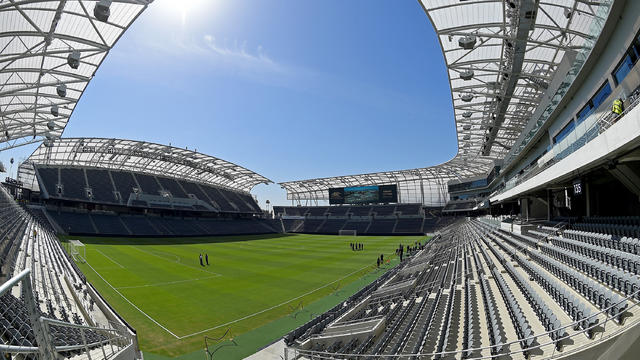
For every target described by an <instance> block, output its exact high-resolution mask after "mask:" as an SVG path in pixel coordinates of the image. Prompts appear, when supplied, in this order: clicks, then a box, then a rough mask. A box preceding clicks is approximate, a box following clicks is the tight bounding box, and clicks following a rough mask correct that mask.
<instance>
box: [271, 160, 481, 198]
mask: <svg viewBox="0 0 640 360" xmlns="http://www.w3.org/2000/svg"><path fill="white" fill-rule="evenodd" d="M492 166H493V160H491V159H488V158H477V159H475V160H473V161H472V160H468V159H466V158H463V157H456V158H454V159H452V160H450V161H448V162H446V163H444V164H440V165H437V166H431V167H426V168H420V169H410V170H398V171H384V172H377V173H370V174H360V175H345V176H336V177H328V178H319V179H310V180H299V181H289V182H283V183H280V185H281V186H282V187H283V188H285V189H286V190H287V192H288V197H289V199H298V198H301V199H309V198H312V199H318V200H326V199H328V197H329V194H328V191H327V190H328V189H330V188H339V187H350V186H363V185H385V184H397V183H400V182H416V181H417V182H420V181H426V182H433V181H437V182H440V183H443V184H445V185H446V182H447V181H449V180H455V179H464V178H469V177H473V176H478V175H484V174H486V172H487V171H488V169H491V167H492Z"/></svg>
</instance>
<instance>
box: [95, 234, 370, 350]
mask: <svg viewBox="0 0 640 360" xmlns="http://www.w3.org/2000/svg"><path fill="white" fill-rule="evenodd" d="M132 247H133V248H135V249H138V248H137V247H135V246H132ZM138 250H140V251H142V252H144V253H147V254H150V255H154V256H157V257H159V258H161V259H164V260H167V258H165V257H162V256H160V255H157V254H153V253H150V252H147V251H145V250H142V249H138ZM172 255H173V254H172ZM174 256H175V255H174ZM167 261H169V260H167ZM176 262H177V263H178V264H181V265H184V266H187V267H191V268H194V269H197V268H195V267H192V266H189V265H186V264H183V263H181V262H178V261H176ZM87 265H88V266H89V267H90V268H91V270H93V272H95V273H96V274H97V275H98V276H99V277H100V278H101V279H102V281H104V282H105V283H106V284H107V285H109V286H110V287H111V288H112V289H113V290H114V291H115V292H116V293H118V295H120V296H121V297H122V298H123V299H124V300H125V301H126V302H128V303H129V304H130V305H131V306H133V307H134V308H135V309H136V310H138V311H139V312H140V313H141V314H142V315H144V316H146V317H147V318H148V319H149V320H151V321H152V322H153V323H154V324H156V325H158V326H159V327H160V328H162V329H163V330H164V331H166V332H168V333H169V334H171V335H172V336H173V337H175V338H176V339H178V340H182V339H186V338H189V337H192V336H195V335H200V334H202V333H205V332H208V331H212V330H216V329H219V328H221V327H224V326H227V325H231V324H235V323H237V322H240V321H243V320H246V319H249V318H252V317H254V316H256V315H260V314H262V313H265V312H267V311H270V310H273V309H276V308H278V307H280V306H283V305H286V304H288V303H290V302H292V301H296V300H298V299H300V298H302V297H305V296H307V295H309V294H313V293H314V292H316V291H318V290H321V289H324V288H326V287H327V286H329V285H331V284H335V283H336V282H338V281H341V280H343V279H346V278H348V277H349V276H351V275H353V274H355V273H357V272H359V271H362V270H364V269H366V268H368V267H371V265H366V266H364V267H362V268H360V269H358V270H355V271H353V272H350V273H349V274H347V275H345V276H343V277H341V278H339V279H337V280H334V281H332V282H330V283H327V284H325V285H323V286H320V287H319V288H316V289H314V290H311V291H308V292H306V293H304V294H302V295H299V296H296V297H294V298H292V299H289V300H287V301H284V302H282V303H280V304H278V305H274V306H271V307H269V308H266V309H263V310H260V311H257V312H255V313H253V314H249V315H247V316H243V317H241V318H238V319H235V320H232V321H229V322H226V323H224V324H220V325H217V326H214V327H211V328H208V329H204V330H200V331H197V332H194V333H192V334H188V335H184V336H178V335H176V334H174V333H173V332H172V331H171V330H169V329H167V328H166V327H165V326H164V325H162V324H160V323H159V322H158V321H157V320H155V319H154V318H152V317H151V316H149V315H148V314H147V313H145V312H144V311H142V310H141V309H140V308H139V307H137V306H136V305H135V304H134V303H132V302H131V300H129V299H127V298H126V297H125V296H124V295H122V293H121V292H120V291H118V289H116V288H115V287H113V285H111V284H110V283H109V282H108V281H107V280H106V279H105V278H104V277H102V275H100V273H98V272H97V271H96V270H95V269H94V268H93V267H92V266H91V265H90V264H89V263H88V262H87ZM201 270H202V271H205V272H208V273H210V274H214V275H217V276H222V275H220V274H217V273H212V272H209V271H206V270H203V269H201ZM212 277H216V276H212Z"/></svg>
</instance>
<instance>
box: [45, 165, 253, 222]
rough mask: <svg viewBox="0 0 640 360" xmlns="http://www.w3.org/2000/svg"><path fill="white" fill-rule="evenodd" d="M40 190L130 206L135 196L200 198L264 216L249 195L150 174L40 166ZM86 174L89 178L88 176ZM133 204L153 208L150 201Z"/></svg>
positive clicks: (220, 206)
mask: <svg viewBox="0 0 640 360" xmlns="http://www.w3.org/2000/svg"><path fill="white" fill-rule="evenodd" d="M36 171H37V172H38V174H39V179H40V181H41V182H40V183H39V184H40V187H41V188H44V189H45V190H46V191H47V193H48V194H49V196H50V197H52V198H64V199H72V200H81V201H91V202H95V203H103V204H114V205H115V204H117V205H126V204H127V202H128V201H129V197H130V195H131V194H134V193H135V194H138V193H139V194H150V195H162V196H169V197H174V198H182V199H186V198H189V199H198V200H202V201H204V202H206V203H209V204H211V205H212V206H213V207H214V208H216V209H218V210H220V211H223V212H243V213H260V212H261V210H260V206H259V205H258V204H257V203H256V201H255V199H254V198H253V197H252V196H251V195H250V194H248V193H244V192H239V191H233V190H230V189H225V188H221V187H214V186H210V185H204V184H197V183H194V182H189V181H185V180H181V179H171V178H166V177H162V176H154V175H148V174H140V173H132V172H124V171H115V170H102V169H91V168H86V169H85V168H83V169H79V168H58V167H38V168H37V169H36ZM85 175H86V176H85ZM133 205H137V206H142V207H153V206H154V205H152V204H149V203H147V202H146V201H141V200H134V203H133ZM155 206H159V207H162V208H175V209H181V210H190V211H198V210H201V211H206V210H207V208H206V207H203V206H202V205H200V206H197V205H179V206H178V205H171V204H170V203H168V202H167V203H166V204H156V205H155Z"/></svg>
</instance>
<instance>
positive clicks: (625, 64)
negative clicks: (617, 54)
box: [613, 54, 634, 84]
mask: <svg viewBox="0 0 640 360" xmlns="http://www.w3.org/2000/svg"><path fill="white" fill-rule="evenodd" d="M633 63H634V61H633V59H632V57H631V55H629V54H626V55H625V56H624V59H623V60H622V63H620V65H618V67H617V68H616V70H615V71H614V72H613V77H614V78H615V79H616V83H617V84H620V83H621V82H622V80H624V78H625V77H627V74H629V71H631V68H632V67H633Z"/></svg>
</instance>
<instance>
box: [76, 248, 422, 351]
mask: <svg viewBox="0 0 640 360" xmlns="http://www.w3.org/2000/svg"><path fill="white" fill-rule="evenodd" d="M68 238H69V239H78V240H80V241H82V242H83V243H84V244H85V245H86V257H87V263H86V264H82V263H80V264H78V265H79V266H80V268H81V270H82V271H83V272H84V273H85V275H86V276H87V278H88V279H89V280H90V281H91V282H92V284H93V285H94V286H95V287H96V288H97V289H98V290H99V291H100V293H101V294H102V295H103V296H104V297H105V298H106V299H107V301H108V302H109V303H110V304H111V305H112V306H113V307H114V308H115V309H116V310H117V311H118V312H119V313H120V314H121V315H122V316H123V317H124V318H125V319H126V320H127V321H128V322H129V323H130V324H131V325H132V326H133V327H135V328H136V330H137V331H138V339H139V342H140V347H141V349H142V350H143V351H145V354H152V353H153V354H158V355H164V356H177V355H183V354H187V353H190V352H194V351H197V350H200V351H199V352H198V354H197V355H198V356H197V358H202V356H203V354H202V349H203V348H204V337H205V336H208V337H211V338H219V337H221V336H222V335H224V334H225V332H227V330H229V334H228V335H227V338H228V337H234V338H236V339H237V337H238V336H239V335H241V334H244V333H247V332H251V331H256V330H254V329H258V328H260V327H262V326H264V325H265V324H269V323H271V322H273V321H274V320H276V319H280V318H283V317H285V316H287V315H288V317H289V318H290V320H291V321H284V322H283V321H282V320H280V322H281V323H283V324H285V325H282V326H280V328H278V329H277V330H278V331H279V332H280V333H273V329H272V330H270V334H268V335H269V336H268V338H269V340H275V339H277V337H279V336H281V335H282V334H284V333H286V332H287V331H288V330H291V329H290V328H285V327H295V326H296V324H302V323H304V322H306V321H308V320H309V318H310V317H311V316H313V314H311V313H303V312H304V309H305V307H307V306H308V305H313V306H315V307H310V308H313V309H316V310H319V311H324V310H326V309H328V308H329V307H330V306H332V305H333V304H335V303H338V302H339V301H340V299H342V298H345V297H347V296H348V295H349V294H348V292H355V288H356V287H362V286H364V285H365V284H366V283H367V282H370V281H372V280H373V279H375V276H379V275H380V274H381V273H382V271H376V269H375V260H376V257H377V256H378V255H379V254H384V255H385V259H392V258H394V250H395V248H396V247H397V246H398V244H399V243H403V244H405V245H406V244H410V243H411V244H412V243H414V242H415V241H424V239H425V237H419V236H407V237H398V236H394V237H390V236H389V237H387V236H358V237H354V236H328V235H272V236H269V235H264V236H233V237H215V238H171V239H144V238H142V239H140V238H138V239H129V238H88V237H74V236H71V237H68ZM353 241H358V242H361V243H364V250H363V251H351V249H350V247H349V243H350V242H353ZM200 253H202V254H203V256H204V254H205V253H206V254H209V262H210V265H209V266H200V263H199V259H198V255H199V254H200ZM393 264H395V259H394V261H393V262H392V264H390V265H387V266H386V268H388V267H390V266H391V265H393ZM365 275H367V276H366V277H365ZM354 281H358V282H359V283H355V284H352V283H353V282H354ZM349 284H351V285H350V286H348V288H345V289H344V291H341V290H340V289H343V288H344V287H345V286H347V285H349ZM319 299H324V303H321V304H320V305H318V304H319V303H318V302H317V300H319ZM320 301H323V300H320ZM314 304H315V305H314ZM318 306H320V308H319V309H317V308H318ZM323 307H324V308H325V309H324V310H322V308H323ZM307 312H308V311H307ZM298 313H300V314H301V315H300V316H299V317H298V316H297V315H296V314H298ZM291 314H293V315H295V316H293V315H291ZM253 338H254V340H252V341H249V342H250V344H249V343H246V342H245V344H241V345H242V346H245V347H248V348H247V349H244V352H245V353H246V352H250V351H251V350H253V348H255V350H257V349H259V348H260V347H261V346H264V345H267V343H268V342H266V343H260V342H261V341H265V340H264V339H265V338H264V337H260V336H258V337H255V336H254V337H253ZM259 339H263V340H259ZM237 342H238V341H236V343H237ZM234 346H238V345H237V344H235V345H234ZM249 348H252V349H249ZM238 353H243V352H242V351H239V352H238ZM232 357H233V356H229V357H227V356H225V358H232Z"/></svg>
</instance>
